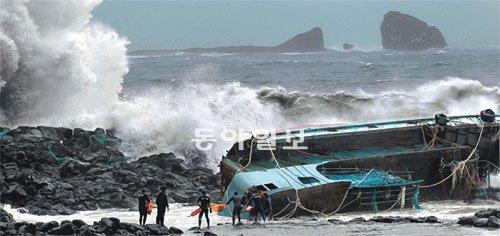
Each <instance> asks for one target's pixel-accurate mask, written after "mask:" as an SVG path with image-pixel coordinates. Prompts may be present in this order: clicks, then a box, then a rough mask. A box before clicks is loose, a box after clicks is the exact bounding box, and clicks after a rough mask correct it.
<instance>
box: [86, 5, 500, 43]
mask: <svg viewBox="0 0 500 236" xmlns="http://www.w3.org/2000/svg"><path fill="white" fill-rule="evenodd" d="M499 3H500V1H498V0H497V1H439V2H436V1H401V0H399V1H350V2H344V1H320V2H318V1H294V2H290V1H275V2H265V1H218V2H212V1H201V2H200V1H182V2H177V1H143V0H142V1H139V0H136V1H130V0H129V1H123V0H122V1H115V0H104V2H103V3H102V4H101V5H100V6H98V7H97V8H96V9H95V10H94V12H93V15H94V18H93V20H94V21H100V22H102V23H104V24H106V25H109V26H111V27H113V28H115V29H116V30H117V31H118V32H119V33H120V34H121V35H123V36H125V37H127V38H128V39H129V40H130V42H131V44H130V45H129V49H130V50H136V49H181V48H189V47H215V46H229V45H249V44H253V45H275V44H278V43H280V42H282V41H285V40H286V39H288V38H290V37H292V36H294V35H295V34H297V33H300V32H304V31H307V30H309V29H311V28H312V27H315V26H319V27H321V28H322V29H323V33H324V37H325V46H326V47H328V48H334V47H340V46H341V45H342V44H343V43H345V42H349V43H352V44H355V45H358V46H360V47H361V48H377V47H380V44H381V37H380V31H379V26H380V23H381V22H382V18H383V16H384V14H385V13H387V12H388V11H390V10H396V11H400V12H402V13H406V14H410V15H413V16H415V17H417V18H419V19H421V20H423V21H425V22H427V23H428V24H429V25H431V26H436V27H438V28H439V29H440V30H441V32H442V33H443V35H444V37H445V39H446V41H447V42H448V45H449V46H450V47H488V46H498V45H500V16H499V15H500V4H499Z"/></svg>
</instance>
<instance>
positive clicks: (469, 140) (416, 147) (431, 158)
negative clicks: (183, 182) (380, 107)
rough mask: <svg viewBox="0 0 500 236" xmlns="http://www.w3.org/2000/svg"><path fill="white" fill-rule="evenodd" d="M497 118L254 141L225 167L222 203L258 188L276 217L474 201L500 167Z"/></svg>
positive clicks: (327, 129) (335, 129)
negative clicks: (427, 202)
mask: <svg viewBox="0 0 500 236" xmlns="http://www.w3.org/2000/svg"><path fill="white" fill-rule="evenodd" d="M498 117H499V116H498V115H495V114H494V112H493V111H491V110H485V111H482V112H481V114H480V115H470V116H455V117H447V116H446V115H443V114H438V115H436V116H435V117H434V118H429V119H414V120H401V121H391V122H381V123H370V124H359V125H346V126H342V125H340V126H321V127H306V128H304V129H300V130H291V131H287V132H285V131H283V132H277V133H276V134H275V135H256V136H252V137H251V138H249V139H247V140H244V141H243V142H242V143H236V144H235V145H234V146H233V147H232V148H231V149H230V150H229V151H228V153H227V155H226V156H225V157H223V159H222V161H221V164H220V169H221V192H222V193H223V194H224V195H223V199H222V201H223V202H226V201H227V200H228V198H229V197H230V196H232V194H233V193H234V192H238V193H239V194H240V195H242V194H243V193H245V192H246V191H247V190H249V189H258V190H261V191H265V192H266V193H267V194H268V195H269V196H270V197H271V199H272V206H273V207H272V212H273V214H274V216H275V217H276V218H287V217H293V216H299V215H307V214H320V215H331V214H335V213H337V212H346V211H355V210H373V211H382V210H390V209H393V208H395V207H398V208H405V207H416V208H419V205H418V202H419V198H425V199H446V198H460V199H468V198H471V197H473V196H475V195H477V194H481V190H484V187H485V186H487V185H488V184H489V183H488V181H489V177H488V176H489V174H490V170H492V167H493V168H495V167H496V168H498V167H497V166H498V164H499V162H500V157H499V142H500V141H499V136H500V132H499V123H498V122H497V121H496V120H497V119H498ZM259 144H260V148H259ZM266 144H267V146H266ZM291 147H292V148H291ZM232 208H233V206H232V205H230V206H229V207H228V208H226V209H225V210H223V211H222V212H220V213H219V214H221V215H227V216H229V215H230V213H231V209H232Z"/></svg>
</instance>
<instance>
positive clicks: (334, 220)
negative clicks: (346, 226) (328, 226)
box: [327, 219, 342, 224]
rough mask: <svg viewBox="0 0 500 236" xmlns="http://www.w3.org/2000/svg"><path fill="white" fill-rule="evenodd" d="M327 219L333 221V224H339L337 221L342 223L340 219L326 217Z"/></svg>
mask: <svg viewBox="0 0 500 236" xmlns="http://www.w3.org/2000/svg"><path fill="white" fill-rule="evenodd" d="M327 221H328V222H330V223H333V224H339V223H342V221H341V220H339V219H328V220H327Z"/></svg>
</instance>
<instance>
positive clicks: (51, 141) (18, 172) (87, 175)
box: [0, 127, 219, 233]
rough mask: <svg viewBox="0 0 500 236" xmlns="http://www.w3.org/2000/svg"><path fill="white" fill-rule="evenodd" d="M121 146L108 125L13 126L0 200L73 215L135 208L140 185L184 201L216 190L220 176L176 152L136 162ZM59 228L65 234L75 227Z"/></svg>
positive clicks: (2, 155)
mask: <svg viewBox="0 0 500 236" xmlns="http://www.w3.org/2000/svg"><path fill="white" fill-rule="evenodd" d="M3 130H6V129H5V128H1V127H0V132H1V131H3ZM120 147H121V146H120V141H119V139H118V138H117V137H114V136H113V133H112V132H108V131H106V132H105V131H104V129H96V130H95V131H85V130H82V129H74V130H72V129H66V128H53V127H18V128H16V129H12V130H9V131H8V133H7V134H5V135H4V136H2V137H0V160H1V162H0V183H2V184H1V185H0V190H1V191H0V202H2V203H7V204H11V205H12V206H13V207H24V208H26V209H27V210H28V212H29V213H31V214H37V215H58V214H59V215H69V214H72V213H74V212H75V211H83V210H96V209H98V208H114V207H116V208H127V209H130V208H136V207H137V200H136V198H137V196H139V194H140V192H141V190H142V189H146V190H147V191H148V192H149V193H151V194H154V195H155V194H156V193H157V191H158V190H159V188H160V187H161V186H166V187H167V191H168V194H169V196H170V197H171V199H173V200H174V201H176V202H184V203H192V202H193V201H196V198H197V196H198V195H199V193H200V190H206V191H207V192H217V184H218V181H219V178H218V176H217V175H214V174H213V172H212V170H210V169H207V168H204V167H200V166H189V165H187V164H186V163H185V162H184V160H183V159H180V158H177V157H176V156H175V155H174V154H172V153H168V154H165V153H160V154H157V155H152V156H148V157H142V158H139V159H138V160H134V159H130V158H128V157H125V155H124V154H123V153H122V152H121V151H120ZM7 218H8V217H6V219H7ZM110 220H114V219H113V218H111V219H110ZM104 222H106V219H105V220H104ZM80 223H81V222H76V223H75V222H73V223H72V225H77V226H78V227H80V226H82V225H81V224H80ZM117 224H119V222H118V223H115V225H117ZM27 227H28V226H27ZM57 227H59V229H57V232H59V231H60V232H61V233H67V232H70V229H72V228H73V226H71V225H70V226H67V225H65V226H64V227H63V226H62V225H61V226H57ZM82 227H83V226H82ZM53 228H55V227H53ZM51 229H52V228H51Z"/></svg>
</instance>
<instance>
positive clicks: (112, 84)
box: [0, 0, 128, 126]
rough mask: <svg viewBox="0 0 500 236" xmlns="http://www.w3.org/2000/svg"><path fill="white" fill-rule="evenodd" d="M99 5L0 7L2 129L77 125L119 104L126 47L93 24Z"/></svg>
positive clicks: (8, 4)
mask: <svg viewBox="0 0 500 236" xmlns="http://www.w3.org/2000/svg"><path fill="white" fill-rule="evenodd" d="M100 2H101V1H96V0H86V1H80V0H72V1H2V2H0V22H2V23H1V24H0V27H1V28H0V45H1V50H2V51H1V54H0V58H1V59H0V61H1V64H0V73H1V74H0V89H1V90H0V93H1V94H0V95H1V102H0V106H1V111H0V112H1V114H2V116H1V117H2V120H1V123H2V124H10V125H12V126H13V125H18V124H36V125H40V124H55V123H58V124H59V125H64V124H67V123H69V122H75V120H76V119H75V118H77V117H78V119H79V121H78V122H81V120H84V119H82V117H92V116H93V114H95V113H96V112H101V111H103V110H106V109H108V107H109V106H110V105H113V104H115V103H116V102H117V101H118V95H119V93H120V91H121V89H122V81H123V75H124V74H125V73H127V71H128V68H127V58H126V54H125V52H126V47H125V46H126V44H127V41H126V40H125V39H124V38H122V37H120V36H119V35H118V34H117V33H116V32H115V31H114V30H113V29H111V28H109V27H106V26H104V25H102V24H99V23H93V22H90V19H91V17H92V15H91V11H92V10H93V9H94V8H95V7H96V6H97V5H98V4H99V3H100Z"/></svg>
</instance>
